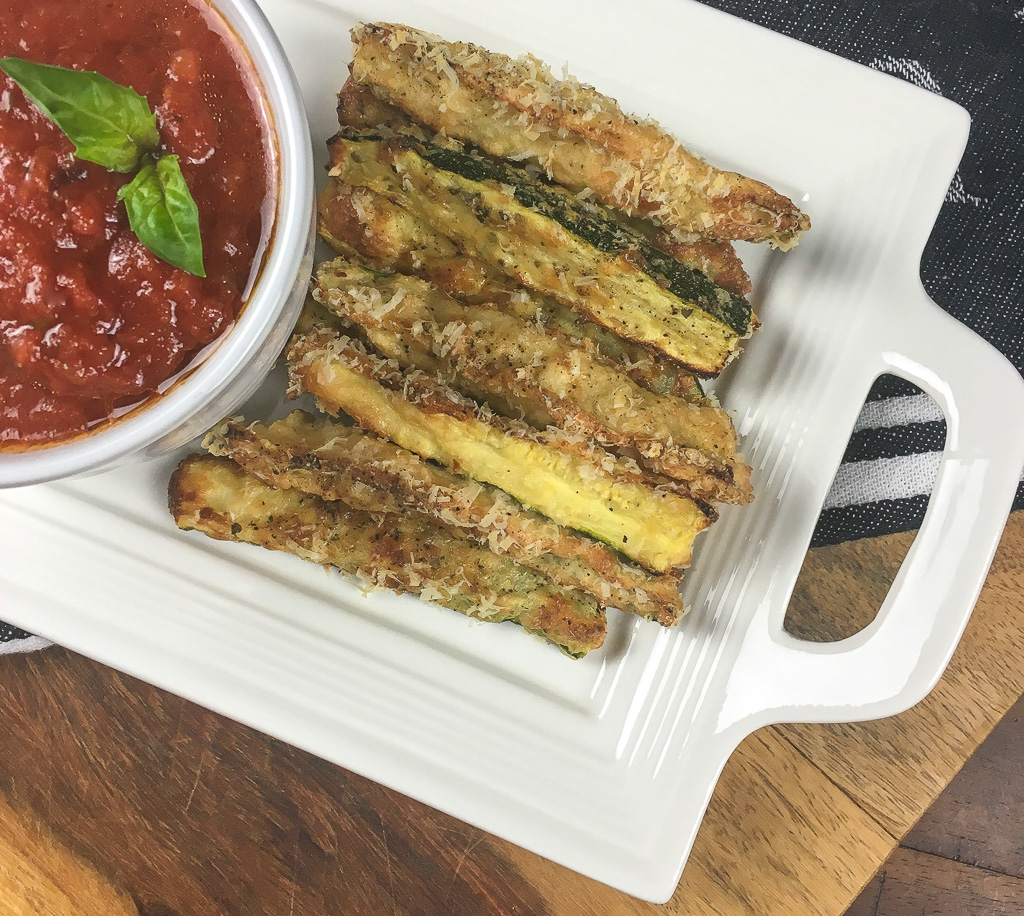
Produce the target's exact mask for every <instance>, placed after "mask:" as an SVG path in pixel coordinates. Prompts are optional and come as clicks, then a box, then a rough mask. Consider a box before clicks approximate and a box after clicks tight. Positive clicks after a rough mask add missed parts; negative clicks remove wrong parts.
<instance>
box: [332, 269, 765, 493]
mask: <svg viewBox="0 0 1024 916" xmlns="http://www.w3.org/2000/svg"><path fill="white" fill-rule="evenodd" d="M313 297H314V298H315V299H316V301H317V302H319V303H321V304H322V305H324V306H326V307H327V308H328V309H330V311H332V312H333V313H334V314H335V315H337V316H338V317H340V318H342V319H345V320H346V321H348V322H351V323H353V324H355V325H357V326H358V327H359V328H360V329H361V331H362V334H363V335H364V336H365V337H366V338H367V339H368V340H369V341H370V343H371V344H373V346H374V347H375V348H376V349H377V350H378V351H380V352H381V353H383V354H384V355H385V356H386V357H389V358H391V359H396V360H398V362H399V363H400V364H401V365H402V366H404V367H405V368H407V369H421V370H423V371H425V372H428V373H430V374H431V375H434V376H436V377H439V378H443V379H444V380H445V382H446V383H447V384H449V385H451V386H452V387H454V388H456V389H457V390H459V391H460V392H462V393H463V394H465V395H467V396H469V397H471V398H474V399H476V400H478V401H482V402H484V403H487V404H489V405H490V406H491V407H492V408H494V409H495V410H496V411H498V412H499V413H502V414H504V415H505V416H519V415H521V416H522V417H523V418H524V419H525V420H526V422H528V423H530V424H531V425H533V426H534V427H536V428H538V429H546V428H547V427H549V426H559V427H561V428H562V429H564V430H566V431H567V432H569V433H571V434H574V435H582V436H586V437H587V438H589V439H592V440H593V441H595V442H597V443H599V444H601V445H604V446H606V447H612V448H618V449H626V450H628V451H629V452H631V453H632V452H633V451H635V452H636V453H637V454H638V455H639V456H640V459H641V463H642V464H643V465H645V466H646V467H648V468H649V469H650V470H652V471H653V472H655V473H657V474H664V475H666V476H667V477H671V478H672V479H674V480H679V481H682V482H684V483H685V484H686V485H687V489H688V491H689V492H690V493H691V494H693V495H694V496H697V497H698V498H700V499H704V500H707V501H709V502H731V503H745V502H749V501H750V500H751V499H752V498H753V491H752V489H751V487H750V475H749V470H748V468H747V467H746V465H745V464H744V462H743V461H742V460H738V459H737V456H736V432H735V430H734V429H733V426H732V421H731V420H730V419H729V416H728V414H726V413H725V411H724V410H722V409H721V408H717V407H712V406H710V405H708V406H700V405H697V404H690V403H687V402H686V401H683V400H680V399H678V398H670V397H665V396H663V395H657V394H653V393H652V392H650V391H647V390H645V389H643V388H641V387H640V386H639V385H637V384H635V383H634V382H632V381H631V380H630V379H628V378H627V377H626V376H624V375H623V374H622V373H620V372H617V371H616V370H614V369H609V368H608V367H606V366H604V365H602V364H601V363H600V362H597V361H596V360H594V359H592V358H591V355H590V353H589V352H588V350H587V349H585V348H578V347H574V346H572V344H571V342H570V341H568V340H566V339H564V338H562V337H561V335H559V334H553V333H551V332H550V331H548V330H542V329H538V328H537V327H536V326H535V325H534V324H532V323H530V322H528V321H523V320H521V319H519V318H517V317H516V316H514V315H510V314H507V313H503V312H500V311H497V310H495V309H493V308H486V307H483V306H467V305H462V304H460V303H458V302H456V301H455V300H454V299H452V298H451V297H449V296H447V295H445V294H444V293H443V292H441V291H440V290H438V289H436V288H435V287H432V286H431V285H430V284H429V283H426V282H425V281H423V280H419V279H417V278H415V277H406V276H402V275H400V274H394V275H391V276H388V277H384V276H375V275H374V274H372V273H370V272H369V271H367V270H364V269H363V268H361V267H357V266H354V265H352V264H350V263H348V262H347V261H345V260H342V259H338V260H336V261H329V262H326V263H324V264H321V265H320V266H319V267H318V268H317V272H316V285H315V286H314V288H313Z"/></svg>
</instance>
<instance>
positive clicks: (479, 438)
mask: <svg viewBox="0 0 1024 916" xmlns="http://www.w3.org/2000/svg"><path fill="white" fill-rule="evenodd" d="M288 363H289V370H290V377H291V387H290V393H291V394H293V395H297V394H298V393H299V392H301V391H308V392H309V393H310V394H313V395H314V396H315V397H316V398H317V399H318V401H319V403H320V405H321V407H322V409H324V410H325V411H326V412H327V413H331V414H337V413H338V412H339V411H344V412H345V413H347V414H349V415H350V416H351V417H353V418H354V419H355V420H356V422H357V423H359V425H360V426H362V427H363V428H364V429H368V430H370V431H372V432H375V433H377V434H378V435H380V436H383V437H385V438H387V439H390V440H391V441H392V442H394V443H396V444H397V445H400V446H402V447H403V448H407V449H409V450H410V451H413V452H416V453H417V454H418V455H420V456H422V457H423V458H426V459H428V460H432V461H436V462H438V463H439V464H442V465H444V466H445V467H447V468H449V469H451V470H453V471H455V472H456V473H461V474H464V475H465V476H467V477H472V478H473V479H474V480H477V481H480V482H481V483H489V484H492V485H494V486H497V487H499V488H500V489H502V490H504V491H505V492H506V493H508V494H509V495H511V496H512V497H513V498H515V499H517V500H518V501H519V502H521V503H522V504H523V505H525V506H527V507H529V508H532V509H534V510H536V511H538V512H540V513H541V514H542V515H546V516H547V517H548V518H550V519H552V521H555V522H557V523H558V524H560V525H565V526H566V527H569V528H575V529H577V530H579V531H583V532H585V533H587V534H589V535H591V536H592V537H595V538H597V539H598V540H599V541H604V542H605V543H606V544H609V545H610V546H612V547H614V548H615V549H616V550H619V551H620V552H621V553H624V554H625V555H626V556H628V557H629V558H630V559H632V560H634V561H635V562H637V563H639V564H640V565H641V566H644V567H645V568H647V569H649V570H651V571H653V572H666V571H667V570H669V569H676V568H680V567H685V566H687V565H689V563H690V558H691V555H692V550H693V541H694V538H695V537H696V536H697V534H698V533H699V532H700V531H702V530H703V529H704V528H706V527H708V525H710V524H711V521H712V519H713V518H714V516H715V513H714V510H713V509H712V508H711V507H710V506H708V505H707V504H705V503H701V502H699V501H697V500H695V499H692V498H688V497H685V496H682V495H680V494H678V493H675V492H670V491H665V490H661V489H655V488H654V487H652V486H651V484H650V482H649V480H648V478H646V477H645V476H644V475H643V474H642V473H641V472H640V469H639V468H637V467H636V466H635V464H632V462H629V461H628V460H624V459H616V458H614V457H613V456H612V455H610V454H608V452H605V451H603V450H602V449H600V448H598V447H596V446H593V445H591V444H588V443H587V442H586V441H581V440H582V437H570V436H569V435H568V434H566V433H564V432H562V431H561V430H548V431H546V432H543V433H538V432H537V431H536V430H533V429H531V428H529V427H527V426H526V425H525V424H522V423H518V422H516V421H513V420H506V419H501V418H499V417H496V416H495V415H494V414H493V413H491V411H490V410H488V409H486V408H483V407H480V406H479V405H477V404H476V403H475V402H473V401H470V400H469V399H467V398H465V397H463V396H462V395H460V394H459V393H458V392H456V391H454V390H453V389H451V388H449V387H447V386H445V385H443V384H442V383H440V382H439V381H437V380H435V379H432V378H430V377H429V376H427V375H426V374H425V373H422V372H418V371H413V372H409V373H403V372H402V371H400V369H399V367H398V365H397V363H395V362H393V361H390V360H383V359H380V358H379V357H377V356H374V355H372V354H369V353H367V352H366V351H365V349H364V348H363V347H362V346H361V345H360V344H358V343H357V342H356V341H353V340H351V339H349V338H347V337H344V336H342V335H339V334H337V333H335V332H334V331H331V330H328V329H326V328H321V329H318V330H314V331H311V332H309V333H307V334H303V335H298V336H296V337H294V338H293V339H292V343H291V345H290V347H289V350H288Z"/></svg>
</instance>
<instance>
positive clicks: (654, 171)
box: [352, 23, 810, 248]
mask: <svg viewBox="0 0 1024 916" xmlns="http://www.w3.org/2000/svg"><path fill="white" fill-rule="evenodd" d="M352 41H353V44H354V59H353V63H352V76H353V78H354V79H355V80H356V81H357V82H359V83H361V84H363V85H365V86H368V87H369V88H370V89H371V90H372V91H373V92H374V94H375V95H377V96H378V97H379V98H380V99H381V100H383V101H385V102H388V103H390V104H391V105H394V106H397V107H399V108H401V109H402V110H403V111H405V112H406V113H407V114H409V115H411V116H412V117H413V118H415V119H416V120H417V121H420V122H422V123H424V124H426V125H428V126H429V127H430V128H432V129H433V130H435V131H441V132H443V133H445V134H446V135H447V136H450V137H455V138H458V139H460V140H464V141H467V142H469V143H472V144H474V145H475V146H478V147H480V149H482V150H484V151H485V152H487V153H489V154H491V155H492V156H499V157H501V158H505V159H515V160H525V161H528V162H533V163H536V164H537V165H539V166H540V167H541V168H543V169H544V170H545V171H546V172H547V174H548V177H549V178H551V179H553V180H555V181H557V182H559V183H560V184H563V185H565V186H566V187H568V188H571V189H573V190H574V191H583V190H584V189H587V188H589V189H591V190H592V191H593V193H594V194H595V195H596V197H597V198H598V199H599V200H600V201H602V202H603V203H605V204H607V205H608V206H611V207H615V208H617V209H619V210H621V211H623V212H624V213H626V214H628V215H631V216H639V217H645V218H647V219H650V220H651V221H652V222H654V223H656V224H657V225H659V226H663V227H664V228H666V229H668V230H669V231H670V232H672V233H673V234H674V235H677V236H680V237H683V238H685V237H686V235H687V234H690V233H698V234H700V235H708V236H713V237H714V238H720V239H740V240H744V241H753V242H758V241H767V242H769V243H771V244H772V245H775V246H778V247H780V248H790V247H792V246H793V245H795V244H796V242H797V240H798V239H799V236H800V233H801V232H803V231H805V230H806V229H808V228H810V220H809V219H808V218H807V217H806V216H805V215H804V214H803V213H801V212H800V210H799V209H797V207H796V206H795V205H794V204H793V202H792V201H791V200H789V199H788V198H787V197H784V196H782V195H781V194H779V193H777V192H776V191H774V190H772V189H771V188H770V187H768V186H767V185H765V184H763V183H762V182H760V181H755V180H753V179H751V178H745V177H744V176H742V175H739V174H737V173H736V172H726V171H721V170H719V169H716V168H714V167H713V166H711V165H708V163H706V162H704V161H703V160H701V159H700V158H698V157H697V156H695V155H694V154H693V153H690V152H689V151H687V150H686V149H684V148H683V147H682V146H681V145H680V144H679V142H678V141H677V140H676V139H675V138H674V137H672V136H670V135H669V134H668V133H666V132H665V130H664V129H663V128H661V127H660V125H658V124H657V123H655V122H654V121H650V120H640V119H638V118H635V117H632V116H629V115H626V114H624V113H623V112H622V110H621V109H620V108H619V105H618V103H617V102H616V101H615V100H614V99H612V98H609V97H608V96H606V95H602V94H601V93H599V92H597V91H596V90H595V89H594V88H593V87H591V86H587V85H584V84H582V83H580V82H578V81H576V80H575V79H572V78H567V79H564V80H559V79H556V78H555V77H554V76H553V75H552V73H551V71H550V70H549V69H548V68H547V67H546V66H545V65H544V64H543V63H541V62H540V61H539V60H537V59H536V58H535V57H533V56H532V55H524V56H522V57H519V58H517V59H515V60H513V59H512V58H509V57H506V56H505V55H503V54H496V53H493V52H491V51H488V50H486V49H485V48H481V47H478V46H476V45H472V44H466V43H462V42H447V41H444V40H442V39H440V38H438V37H436V36H434V35H429V34H427V33H425V32H420V31H418V30H416V29H411V28H409V27H407V26H403V25H396V24H390V23H371V24H360V25H357V26H356V27H355V28H354V29H353V30H352Z"/></svg>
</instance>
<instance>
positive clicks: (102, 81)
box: [0, 57, 160, 172]
mask: <svg viewBox="0 0 1024 916" xmlns="http://www.w3.org/2000/svg"><path fill="white" fill-rule="evenodd" d="M0 70H3V71H4V73H6V74H7V75H8V76H9V77H10V78H11V79H12V80H14V82H16V83H17V84H18V85H19V86H20V87H21V89H22V92H24V93H25V95H26V96H28V98H29V99H30V100H31V101H32V102H34V103H35V104H36V106H37V107H38V108H39V109H40V110H41V111H42V112H43V114H45V115H46V116H47V117H48V118H49V119H50V120H51V121H53V122H54V123H55V124H56V125H57V126H58V127H59V128H60V129H61V130H62V131H64V133H65V134H66V135H67V138H68V139H69V140H70V141H71V142H72V143H73V144H74V146H75V155H76V156H78V158H79V159H86V160H88V161H89V162H95V163H97V164H98V165H102V166H105V167H106V168H108V169H111V170H112V171H115V172H130V171H132V169H134V168H135V167H136V166H137V165H138V164H139V160H140V159H141V158H142V155H143V154H144V153H147V152H149V151H150V150H154V149H156V148H157V146H158V145H159V143H160V135H159V134H158V133H157V129H156V116H155V115H154V114H153V112H152V111H150V109H149V103H148V102H147V101H146V99H145V98H143V97H142V96H141V95H139V94H138V93H137V92H136V91H135V90H134V89H130V88H128V87H127V86H120V85H118V84H117V83H115V82H112V81H111V80H108V79H107V78H106V77H105V76H102V75H101V74H99V73H94V72H92V71H89V70H68V69H66V68H64V67H52V66H50V65H49V64H36V63H32V62H31V61H27V60H21V59H20V58H17V57H4V58H0Z"/></svg>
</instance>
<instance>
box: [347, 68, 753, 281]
mask: <svg viewBox="0 0 1024 916" xmlns="http://www.w3.org/2000/svg"><path fill="white" fill-rule="evenodd" d="M338 122H339V123H340V124H341V126H342V127H355V128H361V129H369V130H373V129H374V128H378V127H387V128H389V129H391V130H395V131H398V132H400V133H411V134H413V135H415V136H417V137H419V138H420V139H427V134H426V133H424V131H423V130H422V128H419V127H418V125H416V124H415V123H414V122H413V121H412V120H411V119H410V118H409V117H408V115H406V114H405V112H404V111H402V110H401V109H400V108H395V107H394V106H393V105H388V104H387V103H386V102H382V101H380V99H378V98H377V97H376V96H375V95H374V94H373V93H372V92H371V91H370V90H369V89H367V88H366V87H365V86H360V85H359V84H358V83H357V82H355V81H354V80H353V79H352V78H351V77H349V79H348V80H346V81H345V85H344V86H342V88H341V92H340V93H339V95H338ZM629 225H630V228H631V229H633V230H634V231H636V232H639V233H641V234H642V235H643V236H644V238H646V239H647V240H648V241H649V242H650V243H651V244H652V245H654V247H655V248H658V249H660V250H662V251H664V252H665V253H666V254H670V255H672V257H674V258H675V259H676V260H677V261H679V262H680V263H682V264H685V265H686V266H687V267H693V268H696V269H697V270H700V271H702V272H703V273H705V274H707V275H708V277H710V278H711V279H712V280H713V281H714V282H715V283H716V284H717V285H718V286H721V287H722V289H725V290H728V291H729V292H730V293H733V294H734V295H737V296H746V295H747V294H748V293H749V292H750V277H749V276H747V272H746V271H745V270H744V269H743V263H742V262H741V261H740V259H739V257H738V256H737V254H736V249H735V248H733V246H732V244H731V243H730V242H726V241H720V240H718V239H712V238H704V237H699V238H693V239H691V238H689V237H688V238H685V239H681V238H679V237H678V236H673V235H671V234H670V233H668V232H665V231H664V230H661V229H658V228H657V227H656V226H654V225H653V224H652V223H649V222H646V221H645V220H641V219H634V220H632V221H631V222H630V223H629Z"/></svg>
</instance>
